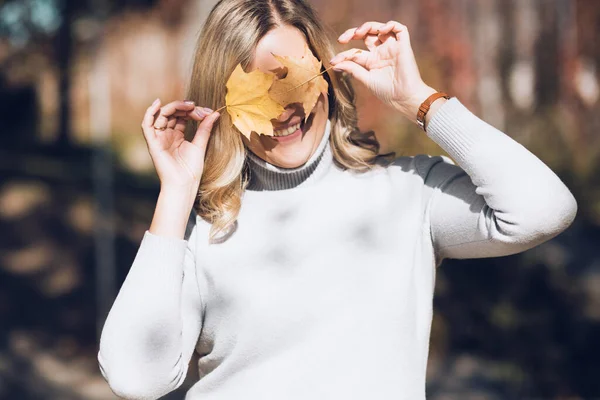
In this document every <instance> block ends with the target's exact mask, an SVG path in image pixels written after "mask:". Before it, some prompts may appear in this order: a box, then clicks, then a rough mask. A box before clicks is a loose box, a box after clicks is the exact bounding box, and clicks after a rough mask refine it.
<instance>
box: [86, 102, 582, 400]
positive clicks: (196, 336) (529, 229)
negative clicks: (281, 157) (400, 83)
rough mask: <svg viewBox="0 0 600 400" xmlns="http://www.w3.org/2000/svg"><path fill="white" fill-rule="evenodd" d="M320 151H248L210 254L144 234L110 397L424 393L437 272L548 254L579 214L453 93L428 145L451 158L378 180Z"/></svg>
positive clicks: (205, 248) (202, 236)
mask: <svg viewBox="0 0 600 400" xmlns="http://www.w3.org/2000/svg"><path fill="white" fill-rule="evenodd" d="M330 131H331V123H330V122H327V125H326V128H325V135H324V136H323V139H322V141H321V142H320V144H319V147H318V148H317V150H316V151H315V153H314V154H313V155H312V156H311V158H310V159H309V160H308V162H307V163H306V164H304V165H303V166H301V167H299V168H294V169H283V168H279V167H277V166H274V165H272V164H269V163H267V162H265V161H263V160H261V159H260V158H258V157H256V156H254V155H252V154H250V156H249V158H248V162H249V163H250V167H251V184H250V186H249V187H248V189H247V190H246V191H245V192H244V195H243V199H242V206H241V210H240V213H239V216H238V218H237V223H236V224H235V229H233V230H232V231H231V232H229V234H228V235H226V236H225V237H222V238H220V239H219V240H215V241H213V242H209V240H208V233H209V228H210V225H209V224H208V223H207V222H205V221H204V220H202V219H201V218H200V217H199V216H197V215H196V214H195V212H192V215H191V216H190V222H189V224H188V227H187V230H186V233H185V238H184V239H177V238H172V237H162V236H159V235H154V234H152V233H150V232H149V231H146V232H145V234H144V236H143V238H142V239H141V243H140V246H139V249H138V252H137V255H136V256H135V259H134V260H133V263H132V266H131V269H130V271H129V273H128V275H127V277H126V279H125V281H124V283H123V285H122V287H121V289H120V291H119V293H118V295H117V297H116V299H115V301H114V304H113V305H112V308H111V310H110V312H109V315H108V317H107V319H106V322H105V325H104V327H103V330H102V336H101V339H100V347H99V352H98V362H99V365H100V369H101V372H102V374H103V376H104V378H105V379H106V380H107V382H108V384H109V385H110V387H111V388H112V390H113V391H114V392H115V393H116V394H117V395H119V396H121V397H124V398H128V399H156V398H159V397H161V396H163V395H165V394H166V393H168V392H171V391H172V390H174V389H176V388H178V387H180V386H181V384H182V383H183V381H184V379H185V377H186V373H187V371H188V364H189V361H190V358H191V356H192V353H193V352H194V351H197V352H198V354H199V362H198V365H197V366H192V367H193V368H198V371H199V376H200V378H199V380H198V381H197V382H195V383H194V385H193V386H192V387H191V388H190V389H189V390H188V392H187V394H186V400H239V399H252V400H254V399H256V400H259V399H260V400H282V399H286V400H296V399H298V400H300V399H302V400H306V399H311V400H321V399H323V400H324V399H344V400H354V399H356V400H359V399H360V400H364V399H377V400H401V399H407V400H408V399H410V400H415V399H417V400H418V399H424V398H425V375H426V367H427V357H428V351H429V339H430V328H431V322H432V303H433V295H434V287H435V276H436V269H437V267H438V266H439V265H440V263H441V261H442V260H443V259H445V258H482V257H498V256H505V255H509V254H514V253H518V252H522V251H524V250H527V249H530V248H532V247H534V246H536V245H538V244H540V243H542V242H544V241H547V240H549V239H551V238H553V237H555V236H556V235H558V234H559V233H560V232H562V231H563V230H564V229H566V228H567V227H568V226H569V225H570V224H571V222H572V221H573V219H574V217H575V214H576V212H577V203H576V201H575V199H574V197H573V195H572V194H571V192H570V191H569V189H568V188H567V187H566V186H565V185H564V183H563V182H562V181H561V180H560V179H559V178H558V177H557V175H555V174H554V172H553V171H552V170H551V169H549V168H548V166H546V165H545V164H544V163H543V162H542V161H540V159H538V158H537V157H536V156H535V155H534V154H532V153H531V152H530V151H528V150H527V149H526V148H525V147H524V146H522V145H521V144H519V143H518V142H516V141H515V140H513V139H512V138H511V137H509V136H508V135H506V134H505V133H503V132H501V131H500V130H498V129H496V128H494V127H493V126H491V125H489V124H488V123H486V122H484V121H483V120H481V119H479V118H478V117H476V116H475V115H474V114H473V113H472V112H471V111H469V110H468V109H467V108H466V107H465V106H464V105H463V104H462V103H461V102H460V101H459V100H458V99H457V98H455V97H453V98H451V99H450V100H448V101H447V102H445V103H444V104H443V105H442V106H441V107H440V108H439V109H438V110H437V112H436V113H435V114H434V115H433V116H432V118H431V120H430V122H429V123H428V125H427V133H426V135H427V136H428V137H429V138H431V139H432V140H433V141H435V142H436V143H438V144H439V145H440V146H441V147H442V148H443V149H444V150H445V151H446V152H447V153H448V154H449V155H450V157H451V158H449V157H447V156H431V155H426V154H418V155H414V156H400V157H397V158H396V159H395V160H394V161H393V162H392V163H391V164H389V165H378V166H376V167H375V168H373V169H372V170H370V171H369V172H366V173H358V172H354V171H352V170H343V169H342V168H341V167H339V166H338V165H337V164H335V163H334V162H333V161H334V160H333V155H332V152H331V148H330V146H331V144H330V143H331V142H330V140H329V136H330Z"/></svg>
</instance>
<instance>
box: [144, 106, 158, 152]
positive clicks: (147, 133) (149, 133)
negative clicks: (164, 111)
mask: <svg viewBox="0 0 600 400" xmlns="http://www.w3.org/2000/svg"><path fill="white" fill-rule="evenodd" d="M159 109H160V99H156V100H154V103H152V105H150V107H148V108H147V109H146V113H145V114H144V118H143V119H142V132H143V133H144V137H145V138H146V140H147V141H148V142H150V141H151V140H153V139H154V138H155V137H156V133H155V132H154V126H153V124H154V115H156V113H157V112H158V110H159Z"/></svg>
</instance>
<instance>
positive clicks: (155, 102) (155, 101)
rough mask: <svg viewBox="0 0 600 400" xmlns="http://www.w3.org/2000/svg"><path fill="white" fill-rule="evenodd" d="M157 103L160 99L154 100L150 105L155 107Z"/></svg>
mask: <svg viewBox="0 0 600 400" xmlns="http://www.w3.org/2000/svg"><path fill="white" fill-rule="evenodd" d="M159 101H160V99H159V98H158V97H157V98H156V100H154V103H152V105H153V106H155V105H157V104H158V102H159Z"/></svg>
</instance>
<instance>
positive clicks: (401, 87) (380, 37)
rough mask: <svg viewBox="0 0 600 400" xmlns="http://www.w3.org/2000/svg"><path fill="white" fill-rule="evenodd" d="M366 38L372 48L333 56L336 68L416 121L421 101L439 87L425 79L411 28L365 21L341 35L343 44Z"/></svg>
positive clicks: (391, 23) (394, 23) (348, 51)
mask: <svg viewBox="0 0 600 400" xmlns="http://www.w3.org/2000/svg"><path fill="white" fill-rule="evenodd" d="M354 39H358V40H360V39H363V40H364V42H365V45H366V46H367V48H368V49H369V51H365V50H360V49H350V50H346V51H343V52H341V53H339V54H337V55H336V56H335V57H333V58H332V59H331V61H330V63H331V65H334V68H333V69H334V70H337V71H344V72H347V73H349V74H350V75H352V76H353V77H354V78H356V79H357V80H358V81H360V82H361V83H362V84H364V85H365V86H366V87H367V88H369V90H371V91H372V92H373V93H374V94H375V96H377V97H378V98H379V99H380V100H382V101H383V102H384V103H386V104H388V105H390V106H392V107H393V108H395V109H397V110H398V111H400V112H401V113H402V114H403V115H405V116H406V117H407V118H409V119H410V120H412V121H413V122H415V121H416V117H417V112H418V110H419V106H420V105H421V103H422V102H423V101H424V100H425V99H427V97H429V95H431V94H433V93H435V92H437V90H435V89H433V88H432V87H430V86H428V85H426V84H425V82H423V79H422V78H421V74H420V73H419V68H418V67H417V62H416V60H415V56H414V54H413V51H412V47H411V45H410V37H409V35H408V29H407V28H406V26H404V25H402V24H401V23H399V22H396V21H389V22H387V23H385V24H384V23H381V22H375V21H370V22H365V23H364V24H362V25H361V26H360V27H358V28H351V29H348V30H347V31H345V32H344V33H342V34H341V35H340V37H339V38H338V41H339V42H340V43H348V42H349V41H350V40H354Z"/></svg>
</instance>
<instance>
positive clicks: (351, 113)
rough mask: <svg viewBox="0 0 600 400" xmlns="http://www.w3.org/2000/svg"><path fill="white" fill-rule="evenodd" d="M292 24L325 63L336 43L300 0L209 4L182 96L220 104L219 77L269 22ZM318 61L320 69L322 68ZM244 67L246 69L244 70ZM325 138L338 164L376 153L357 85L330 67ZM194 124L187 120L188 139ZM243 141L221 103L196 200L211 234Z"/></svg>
mask: <svg viewBox="0 0 600 400" xmlns="http://www.w3.org/2000/svg"><path fill="white" fill-rule="evenodd" d="M281 25H291V26H294V27H296V28H297V29H299V30H300V31H301V32H303V33H304V35H305V37H306V41H307V43H308V46H309V47H310V50H311V51H312V52H313V53H314V55H315V56H316V57H317V58H318V59H319V60H321V61H323V64H324V63H325V60H327V61H328V60H330V59H331V58H332V57H333V56H334V55H335V51H334V48H333V46H332V44H331V43H332V41H331V40H330V38H331V37H333V34H332V32H331V31H330V30H329V29H328V28H325V27H324V25H323V23H322V22H321V21H320V20H319V18H318V17H317V15H316V13H315V11H314V10H313V9H312V7H311V6H310V5H309V4H308V3H307V2H306V1H304V0H221V1H219V2H218V3H217V4H216V5H215V6H214V7H213V9H212V10H211V12H210V14H209V15H208V17H207V19H206V22H205V24H204V26H203V28H202V30H201V32H200V35H199V37H198V42H197V45H196V53H195V57H194V62H193V67H192V74H191V80H190V83H189V84H190V86H189V89H188V93H187V97H186V98H187V99H189V100H193V101H195V102H196V104H198V105H200V106H204V107H210V108H212V109H213V110H216V109H217V108H219V107H221V106H223V105H224V104H225V95H226V87H225V82H227V79H228V78H229V75H230V74H231V72H232V71H233V69H234V68H235V67H236V66H237V64H238V63H241V65H242V68H244V70H246V71H247V69H246V68H247V66H248V64H249V63H250V62H251V60H252V57H253V54H254V49H255V47H256V44H257V43H258V41H259V40H260V39H261V38H262V37H263V36H265V34H266V33H267V32H269V31H270V30H271V29H273V28H276V27H278V26H281ZM325 68H326V67H325V65H323V67H322V69H321V71H323V70H324V69H325ZM247 72H248V71H247ZM323 76H324V78H325V79H326V80H327V83H328V84H329V91H328V94H327V96H328V100H329V114H328V118H329V119H330V120H331V134H330V139H329V141H330V145H331V149H332V154H333V157H334V160H335V161H336V162H337V163H338V164H339V165H341V166H342V167H343V168H347V169H352V170H357V171H360V172H364V171H367V170H369V169H371V168H372V166H373V165H374V164H376V162H377V160H379V159H380V158H382V157H389V156H390V155H392V156H393V154H394V153H388V154H383V155H378V152H379V142H378V141H377V139H376V138H375V135H374V133H373V132H372V131H369V132H364V133H363V132H360V131H359V130H358V128H357V126H356V124H357V116H356V106H355V104H354V99H355V92H354V88H353V87H352V84H351V83H350V80H349V77H348V76H343V75H342V74H341V73H338V72H335V71H332V70H329V71H327V72H326V73H325V74H323ZM196 127H197V124H196V123H192V124H189V126H188V128H187V131H186V138H188V139H191V137H193V135H194V133H195V131H196ZM246 151H247V150H246V147H245V145H244V143H243V141H242V138H241V135H240V133H239V132H238V131H237V129H236V128H235V127H234V126H233V124H232V122H231V118H230V117H229V114H228V113H227V112H226V111H223V112H221V116H220V117H219V119H218V120H217V122H216V123H215V125H214V126H213V131H212V133H211V136H210V139H209V141H208V145H207V148H206V156H205V161H204V172H203V174H202V178H201V181H200V186H199V189H198V196H197V198H196V202H195V204H194V208H195V210H196V211H197V213H198V215H200V217H202V218H203V219H204V220H206V221H207V222H209V223H210V224H211V229H210V235H209V236H210V238H209V239H211V240H212V239H214V238H215V236H216V235H217V233H219V232H221V231H223V232H224V231H227V230H228V229H229V228H230V227H231V226H232V224H233V223H234V222H235V221H236V219H237V216H238V214H239V211H240V207H241V198H242V195H243V192H244V190H245V189H246V186H247V184H248V171H247V168H248V166H247V163H246Z"/></svg>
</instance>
